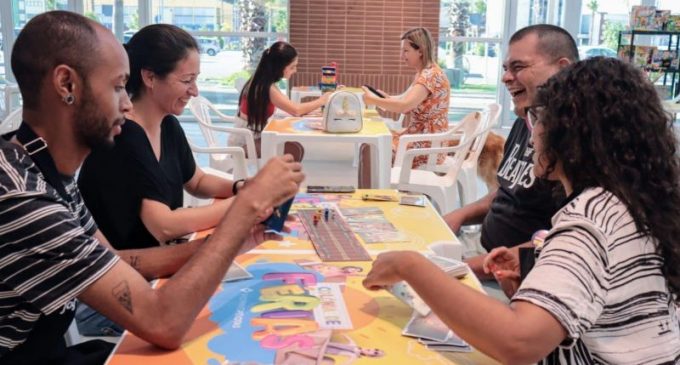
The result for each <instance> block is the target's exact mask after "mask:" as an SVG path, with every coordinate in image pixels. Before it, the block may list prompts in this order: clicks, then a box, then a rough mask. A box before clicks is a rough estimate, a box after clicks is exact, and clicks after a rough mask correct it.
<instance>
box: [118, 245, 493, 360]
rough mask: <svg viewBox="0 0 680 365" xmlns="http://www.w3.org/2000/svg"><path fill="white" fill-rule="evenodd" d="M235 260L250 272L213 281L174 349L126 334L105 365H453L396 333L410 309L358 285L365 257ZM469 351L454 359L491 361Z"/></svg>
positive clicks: (245, 257) (367, 267) (449, 357)
mask: <svg viewBox="0 0 680 365" xmlns="http://www.w3.org/2000/svg"><path fill="white" fill-rule="evenodd" d="M237 261H238V263H239V264H240V265H241V266H242V267H243V268H244V269H245V270H247V271H248V272H249V273H250V274H251V275H252V276H253V277H252V278H250V279H244V280H240V281H234V282H228V283H223V284H222V285H220V287H219V288H218V289H217V290H216V292H215V294H214V295H213V297H212V298H211V299H210V301H209V302H208V304H207V305H206V306H205V307H204V309H203V310H202V311H201V312H200V313H199V315H198V317H197V318H196V320H195V322H194V325H193V327H192V328H191V330H190V331H189V333H188V334H187V336H186V337H185V340H184V343H183V344H182V346H181V347H180V348H179V349H177V350H175V351H167V350H162V349H160V348H158V347H155V346H153V345H151V344H149V343H147V342H145V341H143V340H141V339H139V338H138V337H136V336H134V335H131V334H129V333H126V334H125V335H124V337H123V338H122V340H121V342H120V345H119V346H118V347H117V349H116V350H115V352H114V354H115V356H113V357H112V358H111V359H110V360H109V362H108V365H160V364H172V365H194V364H201V365H222V364H249V365H255V364H275V365H284V364H289V365H290V364H295V365H309V364H315V363H316V362H315V361H313V360H312V361H311V362H310V361H309V358H308V357H306V356H307V355H310V354H314V356H317V355H318V356H317V358H319V359H321V360H320V362H318V363H320V364H333V363H334V364H338V365H339V364H352V365H362V364H364V365H380V364H390V365H402V364H441V365H445V364H455V363H457V361H456V360H455V359H456V358H455V356H457V355H450V354H444V353H436V352H432V351H429V350H427V348H426V347H425V345H423V344H420V343H418V340H417V339H414V338H407V337H404V336H402V335H401V331H402V328H404V326H406V324H407V322H408V321H409V320H410V318H411V312H412V310H411V308H409V307H408V306H406V305H405V304H403V303H401V302H399V301H398V300H397V299H396V298H394V297H393V296H392V295H391V294H389V293H387V292H386V291H382V290H381V291H367V290H365V289H364V288H363V287H362V284H361V282H362V280H363V279H364V277H365V275H366V273H367V272H368V271H369V270H370V266H371V264H370V263H369V262H353V263H351V264H348V263H323V262H319V258H318V257H317V256H316V255H313V254H310V255H274V254H267V255H265V254H244V255H241V256H239V258H238V260H237ZM160 285H162V283H161V284H160ZM343 349H344V351H341V350H343ZM473 356H474V357H476V359H475V358H472V361H465V362H460V363H461V364H462V363H466V364H468V363H477V364H489V363H493V362H492V361H491V360H489V359H488V358H485V357H482V356H481V355H479V354H474V355H473ZM466 359H468V358H466Z"/></svg>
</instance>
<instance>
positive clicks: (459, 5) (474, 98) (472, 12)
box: [437, 0, 504, 121]
mask: <svg viewBox="0 0 680 365" xmlns="http://www.w3.org/2000/svg"><path fill="white" fill-rule="evenodd" d="M499 3H500V2H499V1H498V0H476V1H468V2H464V1H457V0H444V1H442V2H441V9H440V29H439V47H438V52H437V58H438V62H439V65H440V66H441V67H442V69H444V72H445V73H446V76H447V78H448V79H449V82H450V83H451V103H450V107H449V120H452V121H455V120H460V119H461V118H462V117H463V116H464V115H465V114H467V113H469V112H471V111H473V110H480V109H483V108H484V107H486V106H487V105H488V104H490V103H493V102H495V101H496V99H497V91H498V85H499V83H500V79H499V70H500V64H501V62H502V57H501V54H500V42H501V39H502V38H501V36H502V26H503V16H504V10H503V6H499V5H500V4H499ZM487 5H491V6H487Z"/></svg>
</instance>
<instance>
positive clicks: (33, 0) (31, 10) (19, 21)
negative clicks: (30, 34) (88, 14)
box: [12, 0, 68, 36]
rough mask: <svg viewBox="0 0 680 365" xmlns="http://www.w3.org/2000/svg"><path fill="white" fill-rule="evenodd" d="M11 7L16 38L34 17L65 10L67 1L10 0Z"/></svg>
mask: <svg viewBox="0 0 680 365" xmlns="http://www.w3.org/2000/svg"><path fill="white" fill-rule="evenodd" d="M12 6H13V8H12V11H13V13H12V19H13V20H14V36H17V35H18V34H19V31H20V30H21V29H22V28H23V27H24V25H26V23H27V22H28V21H29V20H31V18H33V17H34V16H36V15H38V14H40V13H44V12H46V11H50V10H66V9H67V8H68V0H12Z"/></svg>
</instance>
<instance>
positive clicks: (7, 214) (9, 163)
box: [0, 138, 118, 363]
mask: <svg viewBox="0 0 680 365" xmlns="http://www.w3.org/2000/svg"><path fill="white" fill-rule="evenodd" d="M64 186H65V188H66V191H67V192H68V194H70V196H71V197H72V202H71V203H70V204H69V203H67V202H66V201H65V200H63V199H62V198H61V197H60V196H59V193H58V192H57V191H56V190H55V189H54V188H52V186H50V185H49V184H48V183H47V182H46V181H45V180H44V179H43V176H42V174H41V173H40V171H39V170H38V168H37V167H36V166H35V164H34V163H33V161H32V160H31V158H30V157H29V156H28V155H27V154H26V152H25V151H24V150H23V149H22V148H21V147H19V146H16V145H14V144H12V143H9V142H7V141H5V140H3V139H2V138H0V363H2V362H3V361H2V357H3V356H4V355H5V354H7V353H8V352H9V351H11V350H12V349H15V348H17V346H20V345H21V344H24V342H26V340H27V338H29V336H31V338H34V337H35V336H37V334H36V333H32V332H33V330H34V329H36V328H42V327H44V326H40V325H39V324H40V323H41V320H44V319H45V318H47V317H50V316H53V315H57V314H60V313H64V312H68V311H70V312H73V310H74V305H73V299H74V298H76V297H77V296H78V295H79V294H80V293H81V292H82V291H83V290H85V289H86V288H87V287H88V286H89V285H90V284H92V283H93V282H94V281H95V280H97V279H98V278H100V277H101V276H102V275H104V274H105V273H106V272H107V271H108V270H109V269H110V268H111V267H113V265H114V264H115V263H116V262H117V260H118V257H117V256H116V255H114V254H113V253H112V252H111V251H109V250H107V249H106V248H104V247H103V246H101V245H100V244H99V242H98V241H97V240H96V239H95V238H94V237H93V235H94V233H95V232H96V231H97V226H96V224H95V222H94V220H93V219H92V216H91V215H90V213H89V211H88V210H87V208H86V207H85V205H84V203H83V200H82V199H81V197H80V193H79V192H78V188H77V186H76V184H75V181H74V180H73V178H67V177H64ZM62 336H63V334H62ZM59 340H60V339H59V338H56V339H54V341H55V342H56V341H59ZM29 342H30V341H29ZM26 345H28V343H26ZM44 345H45V346H48V345H49V344H44Z"/></svg>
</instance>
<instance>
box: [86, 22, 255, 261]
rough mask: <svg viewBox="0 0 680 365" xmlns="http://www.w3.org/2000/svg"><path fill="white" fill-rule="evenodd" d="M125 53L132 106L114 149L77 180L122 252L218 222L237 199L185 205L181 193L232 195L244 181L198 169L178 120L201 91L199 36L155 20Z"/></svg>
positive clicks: (96, 156) (97, 154) (97, 155)
mask: <svg viewBox="0 0 680 365" xmlns="http://www.w3.org/2000/svg"><path fill="white" fill-rule="evenodd" d="M126 50H127V52H128V56H129V61H130V79H129V80H128V82H127V85H126V89H127V91H128V94H129V95H130V98H131V100H132V103H133V110H132V112H131V113H129V115H126V123H125V124H124V125H123V127H122V133H121V134H120V135H119V136H117V137H116V138H115V146H114V147H113V148H112V149H108V150H104V149H100V150H97V151H93V153H92V154H91V155H90V156H89V157H88V158H87V160H86V161H85V163H84V165H83V168H82V170H81V172H80V177H79V179H78V185H79V188H80V190H81V192H82V194H83V197H84V198H85V203H86V205H87V207H88V208H89V209H90V211H91V212H92V214H93V216H94V218H95V221H96V222H97V224H98V225H99V227H100V228H101V230H102V232H103V233H104V235H105V236H106V237H107V238H108V239H109V241H110V242H111V245H112V246H113V247H115V248H116V249H128V248H143V247H151V246H156V245H159V244H165V243H167V242H172V241H173V240H176V239H178V238H180V237H182V236H184V235H186V234H188V233H191V232H196V231H200V230H203V229H206V228H211V227H214V226H215V225H216V224H217V223H218V222H219V221H220V219H221V218H222V217H223V216H224V214H225V212H226V210H227V208H228V207H229V205H230V204H231V200H230V199H225V200H221V201H218V202H216V203H215V204H211V205H208V206H204V207H198V208H182V205H183V201H182V200H183V190H184V189H186V191H187V192H188V193H190V194H192V195H194V196H197V197H201V198H229V197H231V196H232V195H233V194H234V193H235V192H236V191H237V188H238V187H240V185H242V184H243V182H242V181H240V182H237V183H234V182H233V181H230V180H226V179H223V178H220V177H217V176H214V175H210V174H206V173H204V172H203V171H202V170H201V168H200V167H198V166H196V163H195V161H194V157H193V155H192V153H191V150H190V148H189V144H188V142H187V139H186V136H185V135H184V132H183V130H182V127H181V126H180V124H179V121H178V120H177V118H176V117H175V116H176V115H180V114H181V113H182V111H183V110H184V107H185V106H186V104H187V103H188V102H189V99H191V98H192V97H194V96H196V95H198V88H197V86H196V78H197V77H198V74H199V72H200V57H199V46H198V44H197V43H196V40H195V39H194V37H192V36H191V35H190V34H189V33H187V32H186V31H184V30H182V29H180V28H178V27H176V26H173V25H168V24H154V25H150V26H147V27H144V28H143V29H141V30H140V31H139V32H137V33H136V34H135V35H134V36H133V37H132V38H131V39H130V41H129V42H128V44H127V45H126ZM235 185H237V186H235Z"/></svg>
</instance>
